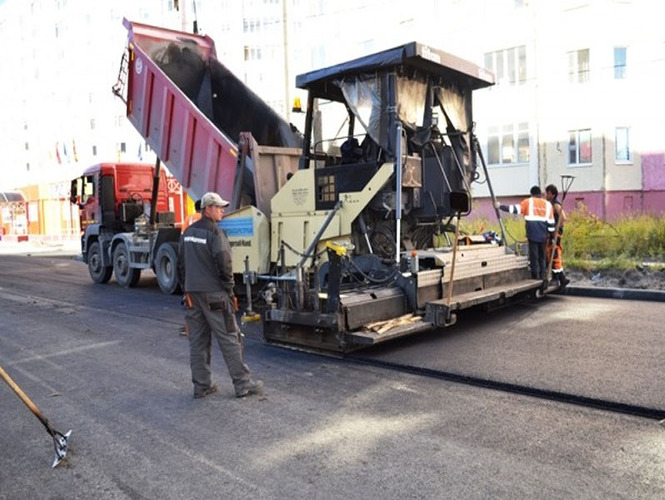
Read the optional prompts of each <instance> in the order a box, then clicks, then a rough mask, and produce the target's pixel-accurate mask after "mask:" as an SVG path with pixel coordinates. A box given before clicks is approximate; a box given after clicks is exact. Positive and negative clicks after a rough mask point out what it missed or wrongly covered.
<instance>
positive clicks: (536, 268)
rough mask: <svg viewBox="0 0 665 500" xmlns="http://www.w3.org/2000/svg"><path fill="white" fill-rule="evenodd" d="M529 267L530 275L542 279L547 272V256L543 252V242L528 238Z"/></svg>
mask: <svg viewBox="0 0 665 500" xmlns="http://www.w3.org/2000/svg"><path fill="white" fill-rule="evenodd" d="M529 267H530V269H531V277H532V278H533V279H536V280H542V279H544V278H545V274H546V273H547V257H546V253H545V242H544V241H543V242H537V241H531V240H529Z"/></svg>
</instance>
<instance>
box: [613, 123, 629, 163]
mask: <svg viewBox="0 0 665 500" xmlns="http://www.w3.org/2000/svg"><path fill="white" fill-rule="evenodd" d="M614 159H615V160H616V161H617V162H623V163H628V162H630V161H631V159H632V158H631V156H630V128H628V127H617V128H616V130H615V131H614Z"/></svg>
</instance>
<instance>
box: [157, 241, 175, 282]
mask: <svg viewBox="0 0 665 500" xmlns="http://www.w3.org/2000/svg"><path fill="white" fill-rule="evenodd" d="M176 248H177V247H176V245H175V243H173V242H170V241H167V242H166V243H163V244H162V245H160V247H159V249H158V250H157V256H156V257H155V274H156V275H157V282H158V283H159V288H161V289H162V292H164V293H166V294H168V295H173V294H177V293H180V292H181V290H180V284H179V283H178V252H177V250H176Z"/></svg>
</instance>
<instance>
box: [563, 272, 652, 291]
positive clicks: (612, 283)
mask: <svg viewBox="0 0 665 500" xmlns="http://www.w3.org/2000/svg"><path fill="white" fill-rule="evenodd" d="M566 276H568V277H569V278H570V285H571V286H583V287H603V288H633V289H639V290H665V270H657V269H652V268H649V267H639V268H637V269H631V270H627V271H624V270H618V269H607V270H602V271H588V272H587V271H584V272H582V271H573V270H570V271H568V272H567V273H566Z"/></svg>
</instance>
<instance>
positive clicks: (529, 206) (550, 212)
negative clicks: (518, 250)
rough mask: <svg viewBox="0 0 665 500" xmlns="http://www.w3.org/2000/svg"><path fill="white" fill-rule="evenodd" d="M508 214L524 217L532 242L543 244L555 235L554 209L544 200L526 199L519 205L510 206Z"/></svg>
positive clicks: (527, 235)
mask: <svg viewBox="0 0 665 500" xmlns="http://www.w3.org/2000/svg"><path fill="white" fill-rule="evenodd" d="M508 212H510V213H511V214H522V215H523V216H524V220H525V221H526V237H527V239H528V240H530V241H536V242H539V243H543V242H545V241H547V238H548V235H549V234H550V233H554V209H553V208H552V204H551V203H550V202H549V201H547V200H545V199H544V198H535V197H533V196H531V197H529V198H525V199H524V200H522V202H521V203H520V204H518V205H510V206H509V207H508Z"/></svg>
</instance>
